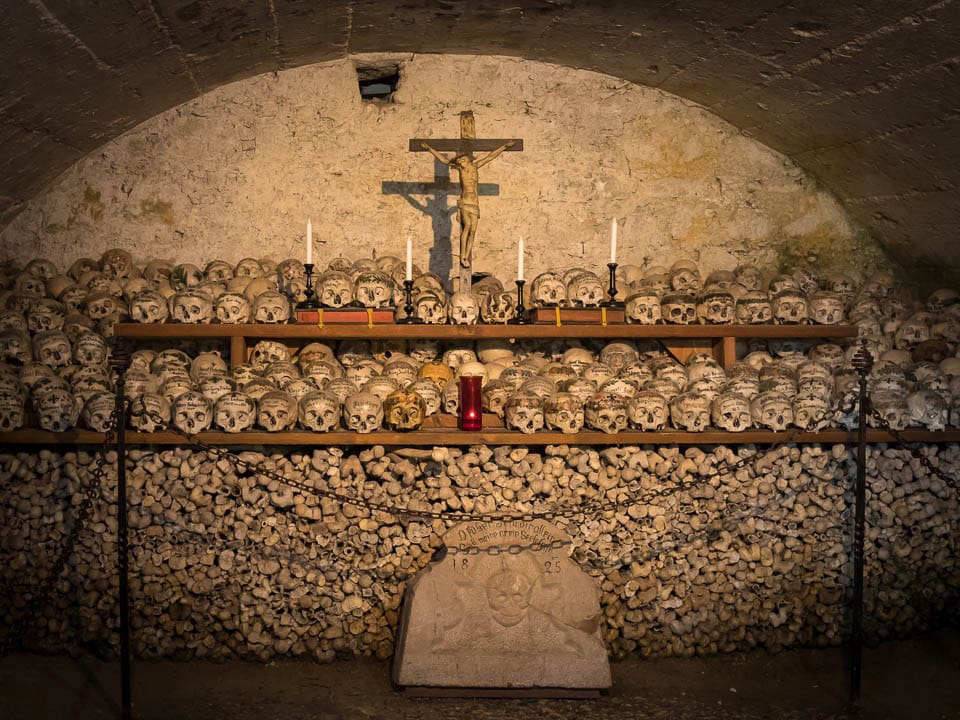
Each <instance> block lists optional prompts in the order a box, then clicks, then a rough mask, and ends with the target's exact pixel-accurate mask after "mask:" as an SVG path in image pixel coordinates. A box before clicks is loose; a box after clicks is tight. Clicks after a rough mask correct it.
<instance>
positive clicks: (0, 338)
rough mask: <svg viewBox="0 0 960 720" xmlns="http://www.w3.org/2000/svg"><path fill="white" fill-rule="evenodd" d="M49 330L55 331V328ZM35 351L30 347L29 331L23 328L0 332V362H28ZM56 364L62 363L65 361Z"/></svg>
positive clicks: (19, 363)
mask: <svg viewBox="0 0 960 720" xmlns="http://www.w3.org/2000/svg"><path fill="white" fill-rule="evenodd" d="M49 332H50V333H57V331H56V330H51V331H49ZM58 334H62V333H58ZM64 337H65V336H64ZM68 343H69V341H68ZM35 347H36V344H35V343H34V348H35ZM35 352H36V350H35V349H31V344H30V335H29V333H27V332H24V331H23V330H4V331H2V332H0V362H9V363H14V364H17V365H22V364H23V363H27V362H30V359H31V358H32V357H33V355H34V353H35ZM38 359H39V358H38ZM58 364H59V365H64V364H66V363H58Z"/></svg>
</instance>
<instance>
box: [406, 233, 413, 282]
mask: <svg viewBox="0 0 960 720" xmlns="http://www.w3.org/2000/svg"><path fill="white" fill-rule="evenodd" d="M407 280H413V246H412V241H411V240H410V236H409V235H407Z"/></svg>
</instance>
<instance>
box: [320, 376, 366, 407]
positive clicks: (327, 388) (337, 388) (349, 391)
mask: <svg viewBox="0 0 960 720" xmlns="http://www.w3.org/2000/svg"><path fill="white" fill-rule="evenodd" d="M358 391H359V388H358V387H357V386H356V385H355V384H354V382H353V381H352V380H348V379H347V378H345V377H338V378H331V379H330V380H329V381H328V382H327V384H326V385H324V386H323V392H325V393H327V394H328V395H333V396H334V397H335V398H337V401H338V402H339V403H340V404H341V405H343V403H344V402H346V399H347V398H348V397H349V396H350V395H353V394H354V393H356V392H358Z"/></svg>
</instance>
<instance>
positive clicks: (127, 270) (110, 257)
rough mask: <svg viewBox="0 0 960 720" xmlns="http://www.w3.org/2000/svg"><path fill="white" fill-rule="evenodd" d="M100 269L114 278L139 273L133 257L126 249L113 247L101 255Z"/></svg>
mask: <svg viewBox="0 0 960 720" xmlns="http://www.w3.org/2000/svg"><path fill="white" fill-rule="evenodd" d="M100 269H101V270H102V271H103V272H104V273H106V274H107V275H109V276H110V277H112V278H118V279H123V278H128V277H132V276H133V275H135V274H139V272H138V271H137V269H136V268H135V267H134V265H133V257H132V256H131V255H130V253H128V252H127V251H126V250H120V249H119V248H113V249H111V250H107V251H106V252H105V253H103V255H101V256H100Z"/></svg>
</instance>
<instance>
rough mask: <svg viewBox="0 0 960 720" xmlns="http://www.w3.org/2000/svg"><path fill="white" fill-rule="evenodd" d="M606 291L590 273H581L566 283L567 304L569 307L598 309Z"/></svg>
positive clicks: (601, 283) (599, 281) (597, 278)
mask: <svg viewBox="0 0 960 720" xmlns="http://www.w3.org/2000/svg"><path fill="white" fill-rule="evenodd" d="M605 295H606V290H605V289H604V287H603V282H601V280H600V278H599V277H597V276H596V275H595V274H594V273H592V272H587V271H585V270H584V271H581V272H579V273H577V274H576V275H574V276H573V277H572V278H571V279H570V280H569V281H568V282H567V304H568V305H570V306H571V307H600V303H601V302H603V299H604V296H605Z"/></svg>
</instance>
